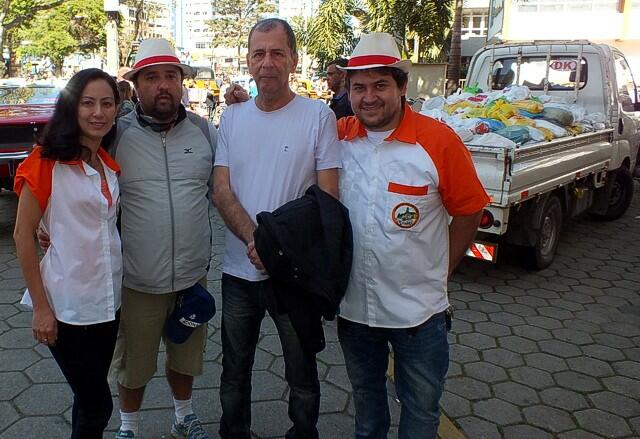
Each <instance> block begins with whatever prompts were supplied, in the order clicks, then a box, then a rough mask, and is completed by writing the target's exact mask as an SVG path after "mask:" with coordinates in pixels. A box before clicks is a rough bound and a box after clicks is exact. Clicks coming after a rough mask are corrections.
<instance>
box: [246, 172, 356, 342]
mask: <svg viewBox="0 0 640 439" xmlns="http://www.w3.org/2000/svg"><path fill="white" fill-rule="evenodd" d="M257 222H258V228H257V229H256V231H255V232H254V239H255V245H256V250H257V251H258V255H259V256H260V259H261V260H262V263H263V265H264V267H265V269H266V270H267V272H268V273H269V276H270V278H271V281H272V282H273V288H274V291H275V295H276V299H277V301H278V307H279V309H281V310H282V311H283V312H286V313H287V314H289V317H290V319H291V323H292V325H293V327H294V329H295V331H296V333H297V334H298V337H299V338H300V341H301V343H302V347H303V349H304V350H305V352H308V353H317V352H320V351H321V350H322V349H324V347H325V339H324V332H323V330H322V320H321V317H324V318H325V319H328V320H332V319H333V318H334V317H335V315H336V313H337V312H338V306H339V305H340V301H341V300H342V298H343V297H344V294H345V292H346V288H347V283H348V282H349V273H350V272H351V260H352V257H353V233H352V230H351V222H350V221H349V211H348V209H347V208H346V207H345V206H344V205H343V204H342V203H340V201H338V200H337V199H335V198H333V197H332V196H331V195H329V194H327V193H326V192H324V191H322V190H321V189H320V188H319V187H318V186H316V185H313V186H311V187H310V188H309V189H307V191H306V193H305V195H304V196H302V197H301V198H298V199H296V200H293V201H290V202H288V203H286V204H285V205H283V206H281V207H279V208H278V209H276V210H275V211H273V212H261V213H259V214H258V215H257Z"/></svg>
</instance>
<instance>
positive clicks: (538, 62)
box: [491, 56, 589, 90]
mask: <svg viewBox="0 0 640 439" xmlns="http://www.w3.org/2000/svg"><path fill="white" fill-rule="evenodd" d="M577 66H578V61H577V59H576V58H575V57H566V56H565V57H552V58H551V59H550V61H549V65H548V66H547V59H546V57H523V58H522V61H521V63H520V78H519V80H518V79H517V78H518V58H516V57H513V58H502V59H499V60H496V61H495V63H494V64H493V74H492V76H491V88H492V89H493V90H502V89H504V88H505V87H507V86H509V85H514V84H516V83H517V84H518V85H526V86H527V87H529V89H531V90H544V84H545V81H548V82H549V88H548V89H549V90H573V89H574V88H575V84H576V76H577V71H578V68H577ZM547 72H548V76H547ZM588 73H589V70H588V67H587V61H586V60H585V59H584V58H583V59H582V62H581V66H580V83H579V87H580V88H584V86H585V85H586V84H587V79H588V78H587V77H588Z"/></svg>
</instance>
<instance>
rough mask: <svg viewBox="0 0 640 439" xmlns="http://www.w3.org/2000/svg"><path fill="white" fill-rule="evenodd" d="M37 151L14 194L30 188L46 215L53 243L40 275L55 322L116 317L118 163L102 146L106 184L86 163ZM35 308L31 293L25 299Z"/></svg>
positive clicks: (119, 257)
mask: <svg viewBox="0 0 640 439" xmlns="http://www.w3.org/2000/svg"><path fill="white" fill-rule="evenodd" d="M41 153H42V148H41V147H39V146H38V147H36V148H34V150H33V152H32V153H31V154H30V155H29V157H27V159H26V160H25V161H23V162H22V163H21V164H20V166H19V167H18V171H17V173H16V178H15V185H14V189H15V191H16V192H17V193H18V194H20V193H21V191H22V188H23V187H24V185H25V184H26V185H27V186H28V187H29V189H30V190H31V192H32V193H33V194H34V196H35V197H36V199H37V200H38V203H39V204H40V208H41V209H42V212H43V215H42V220H41V222H40V225H41V227H42V228H43V229H44V230H45V231H46V232H47V233H48V234H49V236H50V239H51V245H50V246H49V249H48V250H47V252H46V253H45V255H44V257H43V258H42V261H40V273H41V276H42V281H43V283H44V288H45V291H46V294H47V299H48V301H49V304H50V306H51V308H52V310H53V312H54V314H55V316H56V319H57V320H60V321H61V322H64V323H68V324H71V325H91V324H96V323H103V322H107V321H112V320H114V319H115V314H116V312H117V311H118V309H119V308H120V294H121V289H122V250H121V245H120V235H119V233H118V230H117V228H116V220H117V210H118V202H119V196H120V191H119V187H118V173H119V172H120V168H119V167H118V165H117V163H116V162H115V161H114V160H113V159H112V158H111V157H110V156H109V154H107V152H106V151H104V150H103V149H102V148H100V149H99V150H98V157H99V159H100V160H101V161H102V165H103V169H104V174H105V177H106V181H103V180H102V178H101V177H100V173H99V172H98V171H96V170H95V169H93V168H92V167H91V166H89V165H88V164H86V163H85V162H84V161H82V160H72V161H57V160H51V159H46V158H43V157H42V156H41ZM21 303H23V304H25V305H28V306H30V305H31V296H30V295H29V290H27V291H26V292H25V294H24V296H23V298H22V302H21Z"/></svg>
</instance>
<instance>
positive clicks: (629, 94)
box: [613, 51, 640, 172]
mask: <svg viewBox="0 0 640 439" xmlns="http://www.w3.org/2000/svg"><path fill="white" fill-rule="evenodd" d="M613 56H614V65H615V73H616V84H617V88H618V90H617V96H618V102H619V103H620V105H619V107H620V118H619V121H618V127H617V134H618V136H620V137H621V138H623V139H628V140H629V145H630V146H631V160H632V162H631V171H632V172H633V169H634V163H633V161H634V160H635V161H636V163H635V166H638V164H639V163H638V158H639V157H638V149H639V148H640V96H638V87H637V86H636V83H635V81H634V80H633V74H632V73H631V69H630V68H629V64H628V63H627V60H626V59H625V58H624V56H623V55H622V54H621V53H619V52H617V51H614V52H613Z"/></svg>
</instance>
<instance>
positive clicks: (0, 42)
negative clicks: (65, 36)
mask: <svg viewBox="0 0 640 439" xmlns="http://www.w3.org/2000/svg"><path fill="white" fill-rule="evenodd" d="M63 1H64V0H4V2H3V5H2V6H1V7H0V53H2V51H3V50H4V48H5V47H8V49H9V55H10V58H11V63H12V64H13V65H15V52H16V46H17V44H19V41H17V38H16V37H15V34H16V32H17V31H18V30H19V29H21V28H22V27H23V26H25V25H27V24H28V23H30V22H31V21H32V20H33V19H34V17H35V16H36V14H38V13H40V12H41V11H46V10H49V9H52V8H55V7H57V6H59V5H61V4H62V3H63ZM0 58H2V57H1V56H0ZM3 73H4V64H3V63H2V62H0V76H2V75H3ZM8 73H9V74H10V75H11V74H13V73H14V72H11V71H10V72H8Z"/></svg>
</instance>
